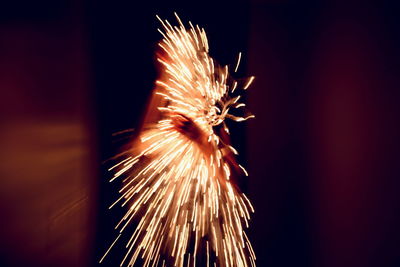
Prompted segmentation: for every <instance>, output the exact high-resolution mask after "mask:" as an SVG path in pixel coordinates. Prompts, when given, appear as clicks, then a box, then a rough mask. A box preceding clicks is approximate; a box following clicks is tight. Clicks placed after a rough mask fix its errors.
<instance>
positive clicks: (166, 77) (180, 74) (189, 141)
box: [101, 14, 256, 267]
mask: <svg viewBox="0 0 400 267" xmlns="http://www.w3.org/2000/svg"><path fill="white" fill-rule="evenodd" d="M175 15H176V14H175ZM157 18H158V19H159V20H160V22H161V24H162V28H163V30H160V29H159V32H160V33H161V35H162V36H163V39H162V40H161V41H160V43H159V47H160V49H161V50H160V51H161V53H159V54H158V58H157V60H158V62H159V63H160V64H161V68H162V75H161V78H160V79H159V80H158V81H156V84H157V88H156V90H155V94H156V95H158V96H159V97H160V98H161V99H162V101H160V104H159V106H158V107H157V108H158V110H159V119H158V120H157V121H156V122H155V123H152V124H151V125H146V128H145V129H144V130H143V131H142V132H141V133H140V135H139V138H138V140H137V141H135V142H134V143H133V145H132V148H131V149H129V150H128V151H125V152H124V153H122V154H121V155H119V156H118V157H117V159H118V163H117V164H115V165H114V166H112V167H111V168H110V171H113V172H114V176H113V177H112V179H111V181H113V180H115V179H117V178H121V179H123V187H122V188H121V190H120V194H121V195H120V197H119V198H118V199H117V201H115V203H113V204H112V205H111V207H113V206H114V205H116V204H117V203H118V204H121V205H122V206H127V207H128V208H127V209H128V210H127V212H126V214H125V215H124V216H123V218H122V219H121V221H120V222H119V223H118V225H117V226H116V228H117V229H119V231H120V233H122V232H123V231H124V230H125V229H126V227H128V226H129V225H130V224H131V223H132V222H134V221H135V222H136V223H137V226H136V230H135V231H134V232H133V234H132V235H131V236H130V239H129V241H128V242H127V244H126V248H127V252H126V254H125V257H124V258H123V259H122V262H121V266H123V265H127V266H133V265H135V263H138V262H140V263H141V265H142V266H179V267H181V266H196V264H197V265H198V266H226V267H228V266H232V267H233V266H245V267H247V266H255V258H256V257H255V255H254V252H253V249H252V247H251V244H250V241H249V240H248V238H247V236H246V233H245V231H244V226H246V227H248V222H249V220H250V213H251V212H254V210H253V207H252V206H251V203H250V201H249V200H248V198H247V197H246V196H245V195H244V194H243V193H240V192H239V190H238V189H237V187H236V186H235V185H234V184H233V182H232V179H231V177H232V175H234V174H235V173H236V175H238V171H240V172H241V173H244V174H245V175H246V176H247V172H246V170H245V169H244V168H243V167H242V166H241V165H239V164H237V163H236V161H235V159H234V154H237V151H236V150H235V149H234V148H233V147H232V146H230V145H229V144H228V138H227V136H228V134H229V130H228V127H227V125H226V123H225V119H227V118H228V119H232V120H235V121H244V120H247V119H249V118H252V117H254V116H253V115H248V116H243V117H238V116H234V115H232V114H231V113H230V110H232V109H241V108H243V107H244V106H245V104H244V103H239V100H240V95H238V94H237V92H239V91H243V90H245V89H247V88H248V87H249V85H250V83H251V82H252V81H253V79H254V77H250V78H249V79H248V80H246V81H245V82H243V84H241V83H238V82H237V81H235V80H234V79H233V78H232V77H231V76H230V74H229V69H228V66H219V65H218V64H217V63H216V62H215V61H214V60H213V59H212V58H211V57H210V56H209V53H208V52H209V46H208V40H207V36H206V33H205V31H204V29H201V28H200V27H199V26H197V25H196V26H193V25H192V23H191V22H189V25H190V27H188V28H186V27H185V26H184V25H183V23H182V22H181V20H180V18H179V17H178V16H177V15H176V18H177V21H178V24H179V25H178V26H172V25H171V24H170V23H169V22H168V21H167V20H162V19H160V18H159V17H158V16H157ZM240 58H241V54H239V58H238V62H237V64H236V65H235V72H236V70H237V68H238V65H239V61H240ZM239 87H241V88H239ZM235 92H236V94H235V95H234V93H235ZM242 113H245V112H242ZM111 207H110V208H111ZM119 237H120V235H118V237H117V238H116V240H115V241H114V242H113V243H112V245H111V246H110V248H111V247H112V246H113V245H114V243H115V242H116V241H117V240H118V238H119ZM110 248H109V250H110ZM109 250H108V251H107V252H106V254H107V253H108V252H109ZM104 256H105V255H104ZM103 258H104V257H103ZM103 258H102V259H101V261H102V260H103Z"/></svg>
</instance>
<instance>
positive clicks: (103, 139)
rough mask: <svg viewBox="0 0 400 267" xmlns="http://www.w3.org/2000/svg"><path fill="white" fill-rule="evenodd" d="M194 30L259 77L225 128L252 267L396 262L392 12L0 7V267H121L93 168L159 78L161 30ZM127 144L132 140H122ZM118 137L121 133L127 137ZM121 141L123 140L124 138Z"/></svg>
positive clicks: (399, 262) (285, 2)
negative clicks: (240, 117)
mask: <svg viewBox="0 0 400 267" xmlns="http://www.w3.org/2000/svg"><path fill="white" fill-rule="evenodd" d="M173 11H177V12H178V14H180V16H181V18H182V20H183V21H188V20H191V21H193V22H194V23H196V24H199V25H201V26H203V27H204V28H205V29H206V32H207V33H208V36H209V41H210V47H211V55H212V56H213V57H215V58H216V59H217V60H218V61H219V62H220V63H221V64H234V62H235V60H236V58H237V54H238V53H239V52H243V57H242V58H243V60H242V65H241V68H240V70H239V75H240V76H243V77H246V76H250V75H255V76H256V80H255V82H254V83H253V85H252V87H251V89H250V90H248V91H247V92H248V94H247V96H246V102H247V103H248V105H249V109H250V110H251V111H252V112H253V113H254V114H255V115H256V119H254V120H250V121H248V122H246V123H241V124H235V125H232V127H233V138H232V141H233V144H234V146H235V147H238V150H239V151H240V153H241V156H240V157H239V160H240V162H241V163H242V164H243V165H245V166H247V169H248V171H249V173H250V177H249V178H248V180H246V181H243V182H242V183H241V188H242V190H243V191H244V192H245V193H246V194H247V195H248V196H249V198H250V199H251V200H252V201H253V203H254V206H255V210H256V213H255V214H254V216H253V219H252V223H251V227H250V229H249V230H248V233H249V236H250V239H251V240H252V243H253V246H254V248H255V251H256V254H257V264H258V266H261V267H264V266H267V267H286V266H311V267H319V266H322V267H338V266H340V267H347V266H349V267H373V266H374V267H376V266H382V267H398V266H400V230H399V227H400V189H399V188H400V152H399V151H400V142H399V137H400V124H399V123H400V121H399V114H400V105H399V101H400V90H399V89H400V87H399V85H400V80H399V79H400V76H399V70H400V64H399V62H400V51H399V47H400V27H399V26H400V18H399V14H400V9H399V6H398V5H397V4H396V3H395V1H389V0H382V1H375V2H367V1H356V0H347V1H344V0H343V1H341V0H339V1H334V0H331V1H329V0H326V1H294V0H242V1H241V0H232V1H217V0H214V1H211V0H204V1H201V2H196V1H187V2H178V1H161V0H151V1H140V2H138V1H134V0H130V1H127V0H123V1H122V0H121V1H102V0H98V1H95V0H82V1H79V0H59V1H52V0H37V1H28V0H16V1H4V2H1V4H0V90H1V91H0V92H1V93H0V125H1V131H0V218H1V220H0V266H23V265H28V266H117V265H119V262H120V259H121V258H120V256H121V255H122V253H123V250H122V246H121V247H120V248H117V249H115V250H113V251H112V252H111V254H110V255H109V257H108V258H106V260H105V262H104V264H103V265H98V264H97V262H98V260H99V259H100V257H101V256H102V254H103V253H104V252H105V250H106V249H107V248H108V246H109V244H110V243H111V242H112V240H113V239H114V238H115V236H116V233H115V232H114V231H113V227H114V225H115V223H116V222H117V221H118V218H119V216H120V214H122V212H123V210H121V209H118V208H117V209H116V210H112V211H108V210H107V207H108V206H109V204H111V203H112V200H113V199H114V198H115V197H116V196H117V189H118V187H119V185H118V184H109V183H108V179H109V177H108V176H107V173H106V172H105V168H104V165H103V164H102V162H103V161H104V160H105V159H107V158H109V157H111V156H113V154H114V153H115V152H116V151H118V148H119V147H120V146H121V144H122V143H123V142H124V140H122V141H121V140H119V139H118V138H116V137H115V136H113V133H115V132H118V131H121V130H125V129H132V128H137V127H138V126H139V125H140V122H141V120H142V117H143V114H144V110H145V106H146V103H147V101H148V98H149V96H150V93H151V90H152V88H153V85H154V81H155V79H156V77H157V69H156V65H155V55H154V52H155V51H156V47H157V41H159V40H160V38H161V36H160V34H159V33H158V32H157V28H158V27H160V25H159V23H158V21H157V20H156V18H155V15H156V14H159V15H160V16H161V17H162V18H166V19H169V20H170V21H174V18H173ZM128 136H129V135H128ZM125 137H126V136H125ZM125 141H126V140H125Z"/></svg>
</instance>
